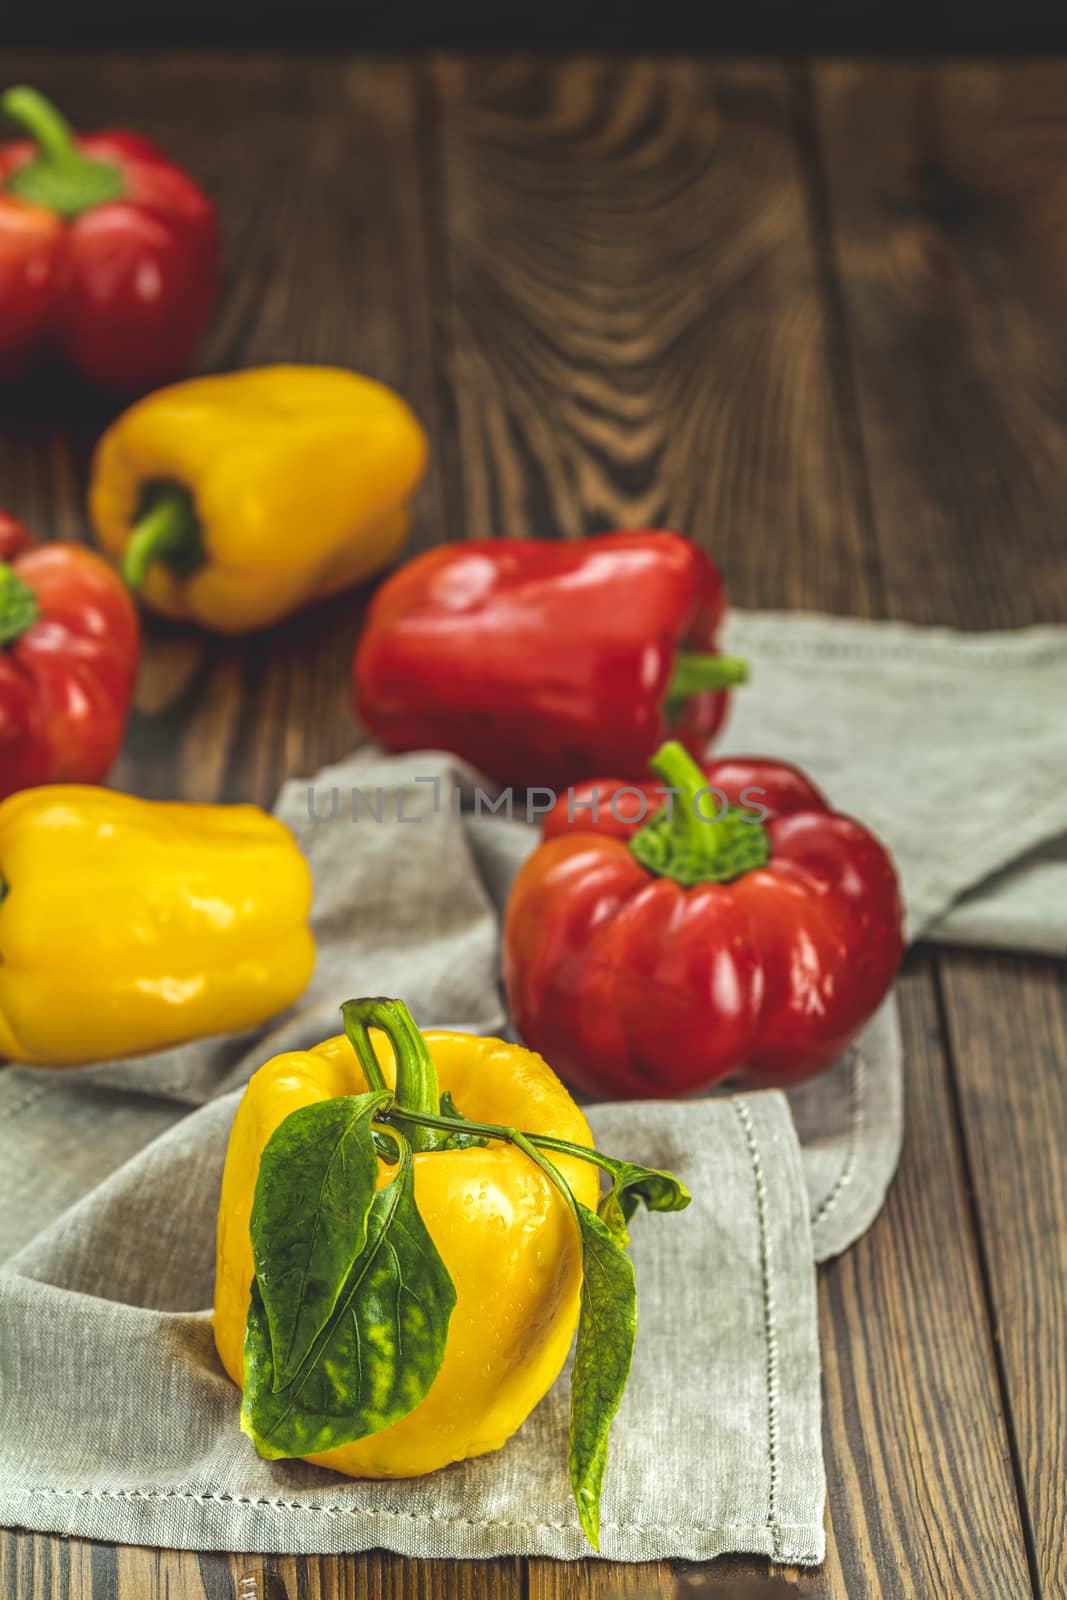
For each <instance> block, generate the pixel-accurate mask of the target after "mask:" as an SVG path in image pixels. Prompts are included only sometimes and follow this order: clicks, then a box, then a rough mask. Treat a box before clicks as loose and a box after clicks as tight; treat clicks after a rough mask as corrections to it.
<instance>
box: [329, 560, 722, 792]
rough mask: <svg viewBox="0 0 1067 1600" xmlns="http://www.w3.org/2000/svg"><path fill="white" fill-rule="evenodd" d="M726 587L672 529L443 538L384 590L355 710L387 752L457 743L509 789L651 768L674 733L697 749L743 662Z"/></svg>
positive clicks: (371, 615)
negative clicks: (728, 637)
mask: <svg viewBox="0 0 1067 1600" xmlns="http://www.w3.org/2000/svg"><path fill="white" fill-rule="evenodd" d="M724 604H725V593H724V589H723V583H722V579H721V578H720V576H719V573H718V571H717V570H716V568H715V565H714V563H713V562H712V561H711V560H710V559H709V558H708V557H707V556H706V555H705V554H704V553H703V551H701V550H698V549H697V548H696V547H695V546H694V545H692V544H690V543H689V542H688V541H687V540H686V539H683V538H681V537H680V536H679V535H678V534H675V533H662V532H642V533H610V534H603V535H601V536H600V537H598V538H594V539H575V540H558V539H523V540H516V539H499V540H497V539H493V540H479V541H469V542H467V543H460V544H451V545H443V546H441V547H440V548H438V549H435V550H430V551H427V552H426V554H424V555H421V556H418V557H416V559H415V560H414V561H410V562H408V564H407V565H406V566H404V567H402V568H401V569H400V570H399V572H397V573H395V574H394V575H393V576H392V577H391V578H390V579H388V580H387V582H385V583H384V584H383V585H382V586H381V588H380V589H379V590H378V592H377V594H376V595H375V597H374V599H373V601H372V602H371V605H370V609H369V612H368V616H367V624H366V628H365V630H364V633H363V636H362V638H361V640H360V643H359V646H358V648H357V650H356V657H355V664H354V680H355V685H354V686H355V703H356V710H357V712H358V714H359V716H360V717H361V718H362V720H363V722H364V724H365V726H366V727H367V728H368V729H369V730H370V732H371V733H372V734H374V735H375V737H376V738H378V739H380V740H381V742H382V743H383V744H384V745H387V746H388V747H389V748H390V749H392V750H416V749H419V748H424V747H427V746H429V747H431V748H434V749H439V750H440V749H443V750H450V751H452V752H453V753H454V754H455V755H459V756H463V757H464V758H465V759H466V760H467V761H469V762H471V763H472V765H474V766H475V767H477V768H478V769H479V770H480V771H481V772H485V773H487V774H488V775H489V776H490V777H492V778H495V779H497V780H498V781H499V782H501V783H511V784H517V785H520V786H521V785H538V786H541V785H544V786H550V787H555V788H562V787H564V786H565V785H567V784H569V783H573V782H577V781H579V780H580V779H582V778H589V777H593V776H594V775H595V774H596V773H598V772H605V771H607V772H617V773H621V774H622V775H623V776H627V777H637V776H644V774H645V773H646V771H647V764H648V760H649V758H650V757H651V756H652V754H653V753H654V752H655V750H656V749H657V748H658V746H659V745H660V744H661V743H662V742H663V739H664V738H665V737H666V736H667V734H668V732H669V733H670V734H671V735H673V737H674V738H676V739H678V740H680V741H681V742H682V743H683V744H684V745H685V746H686V747H687V748H688V749H691V750H693V751H695V752H697V753H700V754H702V753H703V751H704V749H705V747H706V745H707V743H708V740H709V739H710V738H711V737H712V735H713V734H714V733H716V732H717V730H718V729H719V727H720V725H721V724H722V722H723V719H724V717H725V715H726V710H727V702H728V695H727V693H726V690H727V688H728V687H729V686H730V685H732V684H736V683H741V682H743V681H744V679H745V677H746V670H745V666H744V663H743V662H740V661H736V660H733V659H727V658H725V657H722V656H720V655H718V654H716V647H715V637H716V632H717V630H718V627H719V624H720V622H721V620H722V614H723V607H724Z"/></svg>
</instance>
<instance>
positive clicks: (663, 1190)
mask: <svg viewBox="0 0 1067 1600" xmlns="http://www.w3.org/2000/svg"><path fill="white" fill-rule="evenodd" d="M608 1171H609V1172H610V1174H611V1178H612V1188H611V1191H610V1193H609V1194H608V1195H605V1197H604V1199H603V1200H602V1201H601V1203H600V1213H601V1216H603V1215H604V1213H605V1211H606V1210H608V1209H609V1207H615V1208H617V1209H618V1211H619V1212H620V1213H621V1214H622V1217H623V1219H624V1221H626V1222H629V1220H630V1218H631V1217H632V1216H633V1214H634V1212H635V1211H636V1210H637V1203H638V1201H641V1202H642V1203H643V1205H644V1206H645V1207H646V1209H647V1210H649V1211H684V1210H685V1208H686V1206H687V1205H689V1203H690V1201H691V1200H692V1198H693V1197H692V1195H691V1194H690V1193H689V1190H688V1189H687V1188H686V1186H685V1184H684V1183H683V1182H682V1181H681V1179H680V1178H676V1177H675V1176H674V1174H673V1173H672V1172H659V1171H657V1170H656V1168H655V1167H638V1166H635V1165H634V1163H633V1162H632V1161H614V1160H611V1161H610V1163H609V1165H608Z"/></svg>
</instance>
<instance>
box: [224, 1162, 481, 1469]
mask: <svg viewBox="0 0 1067 1600" xmlns="http://www.w3.org/2000/svg"><path fill="white" fill-rule="evenodd" d="M400 1142H401V1148H402V1157H401V1162H400V1167H399V1169H398V1171H397V1174H396V1176H395V1177H394V1178H393V1180H392V1182H391V1183H389V1184H387V1185H386V1186H385V1188H384V1189H380V1190H379V1191H378V1193H377V1194H376V1195H375V1197H374V1200H373V1202H372V1204H371V1208H370V1212H369V1214H368V1217H367V1238H366V1244H365V1245H364V1248H363V1250H362V1251H361V1252H360V1254H359V1256H357V1258H356V1260H355V1262H354V1263H353V1265H352V1269H351V1271H350V1272H349V1274H348V1277H347V1279H346V1280H345V1284H344V1287H343V1289H342V1290H341V1293H340V1295H339V1296H338V1299H337V1304H336V1305H335V1307H334V1310H333V1313H332V1315H331V1316H330V1319H329V1321H328V1322H327V1324H326V1326H325V1327H324V1328H323V1330H322V1332H321V1333H320V1334H319V1336H318V1338H317V1339H316V1340H315V1343H314V1345H313V1346H312V1348H311V1350H310V1351H309V1352H308V1355H307V1358H306V1359H305V1361H304V1363H303V1365H302V1366H301V1368H300V1371H299V1372H298V1373H297V1374H296V1376H295V1377H294V1378H293V1379H292V1380H291V1381H290V1382H288V1383H286V1384H285V1385H284V1386H282V1387H280V1388H279V1389H278V1390H277V1391H275V1388H274V1370H273V1362H272V1358H271V1342H270V1335H269V1330H268V1326H267V1319H266V1315H265V1312H264V1307H263V1299H262V1295H261V1293H260V1289H259V1284H258V1282H257V1281H256V1280H255V1279H254V1280H253V1283H252V1302H251V1305H250V1307H249V1312H248V1323H247V1327H246V1329H245V1351H244V1354H245V1389H244V1401H243V1404H242V1406H241V1427H242V1428H243V1429H244V1431H245V1433H247V1434H248V1435H249V1437H250V1438H251V1439H252V1441H253V1443H254V1444H255V1446H256V1449H257V1450H258V1451H259V1453H260V1455H261V1456H265V1457H267V1458H268V1459H275V1458H278V1457H282V1456H307V1455H318V1454H320V1453H321V1452H322V1451H324V1450H333V1449H335V1448H336V1447H337V1446H338V1445H342V1444H351V1443H352V1442H353V1441H354V1440H356V1439H365V1438H366V1437H367V1436H368V1435H369V1434H373V1433H381V1431H382V1430H383V1429H384V1428H389V1427H391V1426H392V1425H393V1423H394V1422H399V1421H400V1419H401V1417H406V1416H407V1414H408V1413H409V1412H410V1411H413V1410H414V1409H415V1407H416V1406H417V1405H418V1404H419V1403H420V1401H421V1400H423V1399H424V1398H425V1396H426V1394H427V1393H428V1391H429V1389H430V1386H431V1384H432V1383H433V1381H434V1379H435V1378H436V1376H437V1373H438V1371H439V1370H440V1366H441V1362H442V1361H443V1360H444V1355H445V1346H446V1344H447V1342H448V1325H449V1321H450V1319H451V1316H452V1309H453V1307H454V1306H455V1303H456V1291H455V1288H454V1286H453V1283H452V1279H451V1278H450V1277H449V1274H448V1269H447V1267H446V1266H445V1264H444V1262H443V1261H442V1260H441V1257H440V1256H439V1255H438V1253H437V1249H436V1246H435V1245H434V1242H433V1240H432V1239H431V1238H430V1235H429V1233H428V1232H427V1230H426V1225H425V1223H424V1222H423V1220H422V1218H421V1216H420V1215H419V1211H418V1207H417V1206H416V1204H415V1188H414V1172H413V1164H412V1160H411V1152H410V1149H409V1148H408V1147H407V1144H406V1141H404V1140H403V1139H401V1141H400Z"/></svg>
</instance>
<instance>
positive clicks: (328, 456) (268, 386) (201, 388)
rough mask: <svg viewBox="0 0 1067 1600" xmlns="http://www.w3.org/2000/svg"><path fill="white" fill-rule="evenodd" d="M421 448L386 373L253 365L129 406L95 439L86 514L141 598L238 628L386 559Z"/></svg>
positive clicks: (400, 532)
mask: <svg viewBox="0 0 1067 1600" xmlns="http://www.w3.org/2000/svg"><path fill="white" fill-rule="evenodd" d="M426 459H427V441H426V435H425V433H424V432H423V430H422V428H421V427H420V426H419V423H418V421H417V420H416V418H415V416H414V414H413V413H412V411H411V410H410V409H409V407H408V406H407V405H406V404H405V403H404V401H403V400H401V399H400V397H399V396H398V395H396V394H394V393H393V392H392V390H391V389H388V388H386V387H385V385H384V384H380V383H376V382H374V381H373V380H372V379H370V378H365V377H362V376H360V375H359V374H358V373H355V372H348V371H344V370H342V369H341V368H337V367H314V366H275V367H258V368H253V369H251V370H249V371H246V372H233V373H226V374H223V375H221V376H216V377H207V378H193V379H190V380H189V381H188V382H185V383H176V384H173V385H172V386H170V387H169V388H166V389H160V390H157V392H156V393H155V394H150V395H147V396H146V397H145V398H144V399H143V400H139V401H137V402H136V404H135V405H133V406H131V407H130V408H129V410H128V411H125V412H124V413H123V414H122V416H120V417H119V418H118V419H117V421H115V422H114V423H112V425H111V426H110V427H109V428H108V430H107V431H106V433H105V434H104V435H103V437H102V439H101V440H100V443H99V444H98V446H97V449H96V453H95V455H94V458H93V464H92V472H91V479H90V487H89V511H90V515H91V518H92V522H93V526H94V529H95V531H96V535H97V538H98V540H99V542H100V545H101V546H102V548H103V549H104V551H105V552H106V553H107V554H109V555H110V556H111V557H112V558H113V559H114V560H115V561H116V562H118V563H119V564H120V565H121V566H122V569H123V572H124V575H125V576H126V578H127V581H128V582H130V584H131V586H132V587H135V588H137V589H138V590H139V592H140V594H141V596H142V597H143V599H144V601H145V603H146V605H148V606H150V607H151V608H152V609H153V610H155V611H160V612H162V613H163V614H164V615H165V616H168V617H174V618H177V619H179V620H185V621H193V622H197V623H200V624H201V625H203V626H204V627H207V628H211V629H213V630H215V631H216V632H219V633H229V634H237V633H245V632H248V631H249V630H251V629H254V628H262V627H265V626H267V625H268V624H270V623H273V622H276V621H277V620H278V619H279V618H280V617H283V616H285V615H287V614H288V613H289V612H292V611H296V610H298V609H299V608H300V607H302V606H305V605H307V604H309V603H310V602H312V601H314V600H319V599H322V598H323V597H325V596H326V595H330V594H334V593H336V592H337V591H339V590H341V589H346V588H348V587H349V586H350V585H351V584H354V583H358V582H360V581H361V580H362V579H364V578H367V577H369V576H370V575H371V574H372V573H375V572H378V571H380V570H381V568H382V567H384V566H387V565H388V564H389V563H390V562H391V561H392V560H393V559H394V557H395V556H396V555H397V554H398V553H399V551H400V550H401V548H402V546H403V545H404V543H405V541H406V539H407V535H408V531H409V526H410V509H409V502H410V499H411V496H412V494H413V492H414V490H415V489H416V487H417V486H418V483H419V481H420V479H421V477H422V475H423V472H424V470H425V466H426ZM135 530H136V531H135Z"/></svg>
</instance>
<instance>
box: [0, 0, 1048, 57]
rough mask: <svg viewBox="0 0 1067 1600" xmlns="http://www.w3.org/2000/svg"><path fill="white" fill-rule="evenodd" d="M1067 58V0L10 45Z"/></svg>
mask: <svg viewBox="0 0 1067 1600" xmlns="http://www.w3.org/2000/svg"><path fill="white" fill-rule="evenodd" d="M323 44H339V45H345V46H347V47H350V48H353V49H389V50H399V49H435V48H436V49H441V48H444V49H449V48H452V49H464V50H469V49H478V48H485V49H493V48H510V47H526V48H530V49H598V50H604V49H609V50H610V49H620V50H622V49H642V50H655V49H662V50H679V49H682V50H684V49H693V50H701V51H714V52H736V51H745V52H757V53H761V52H766V53H773V54H781V53H783V52H794V51H808V50H819V51H827V50H830V51H836V50H840V51H848V52H891V53H915V52H931V53H953V54H957V55H959V54H966V53H972V54H997V55H1026V54H1036V53H1042V52H1046V51H1054V50H1067V5H1065V4H1064V0H730V3H724V0H703V3H701V0H617V3H615V4H610V3H605V0H510V3H509V0H463V3H461V4H451V5H449V4H437V3H435V0H228V3H227V0H52V3H51V4H47V5H44V4H29V3H27V0H4V3H3V5H2V6H0V46H2V45H47V46H57V45H58V46H63V47H67V48H75V49H77V48H84V47H89V46H106V45H114V46H119V47H123V46H124V47H130V46H138V45H145V46H149V45H155V46H158V45H174V46H183V47H189V46H193V47H195V46H200V45H203V46H228V47H233V48H256V47H262V46H269V45H289V46H297V47H299V46H302V45H303V46H308V47H315V46H321V45H323Z"/></svg>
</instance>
